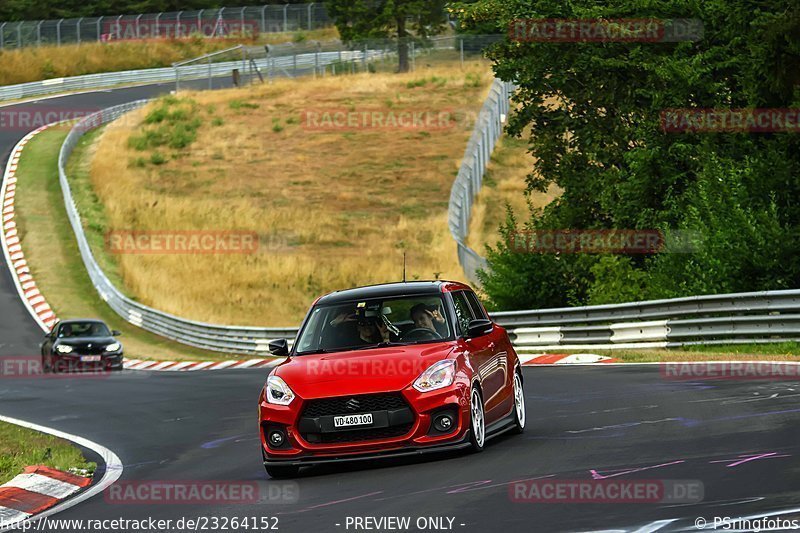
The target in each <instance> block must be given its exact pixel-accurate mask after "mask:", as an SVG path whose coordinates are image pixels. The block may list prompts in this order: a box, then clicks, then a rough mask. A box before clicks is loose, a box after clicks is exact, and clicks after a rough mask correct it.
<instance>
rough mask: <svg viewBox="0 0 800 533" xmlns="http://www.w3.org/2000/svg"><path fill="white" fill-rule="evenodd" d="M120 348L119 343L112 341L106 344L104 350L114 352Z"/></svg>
mask: <svg viewBox="0 0 800 533" xmlns="http://www.w3.org/2000/svg"><path fill="white" fill-rule="evenodd" d="M120 348H122V345H121V344H120V343H118V342H114V343H112V344H109V345H108V346H106V351H107V352H116V351H118V350H119V349H120Z"/></svg>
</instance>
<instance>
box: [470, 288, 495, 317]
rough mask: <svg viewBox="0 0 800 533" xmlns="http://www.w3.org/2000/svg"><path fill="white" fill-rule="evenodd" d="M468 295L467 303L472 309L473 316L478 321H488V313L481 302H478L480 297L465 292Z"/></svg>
mask: <svg viewBox="0 0 800 533" xmlns="http://www.w3.org/2000/svg"><path fill="white" fill-rule="evenodd" d="M465 294H466V295H467V301H468V302H469V304H470V307H471V308H472V316H474V317H475V318H478V319H481V318H483V319H488V318H489V317H488V316H486V311H484V309H483V306H482V305H481V303H480V301H478V297H477V296H476V295H475V293H474V292H472V291H465Z"/></svg>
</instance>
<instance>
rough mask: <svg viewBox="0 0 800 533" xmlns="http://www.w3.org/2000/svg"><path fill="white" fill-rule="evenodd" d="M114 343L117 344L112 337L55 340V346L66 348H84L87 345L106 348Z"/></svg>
mask: <svg viewBox="0 0 800 533" xmlns="http://www.w3.org/2000/svg"><path fill="white" fill-rule="evenodd" d="M114 342H118V341H117V339H115V338H114V337H64V338H60V339H56V344H66V345H67V346H85V345H87V344H92V345H93V346H101V345H102V346H106V345H108V344H111V343H114Z"/></svg>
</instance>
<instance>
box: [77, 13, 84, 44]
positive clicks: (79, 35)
mask: <svg viewBox="0 0 800 533" xmlns="http://www.w3.org/2000/svg"><path fill="white" fill-rule="evenodd" d="M81 22H83V17H81V18H79V19H78V22H76V23H75V37H76V39H77V40H78V44H81Z"/></svg>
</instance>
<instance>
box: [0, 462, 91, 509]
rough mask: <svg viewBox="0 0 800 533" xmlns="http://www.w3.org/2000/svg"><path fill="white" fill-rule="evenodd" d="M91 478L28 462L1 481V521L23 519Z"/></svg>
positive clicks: (62, 497) (76, 488)
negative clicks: (2, 482)
mask: <svg viewBox="0 0 800 533" xmlns="http://www.w3.org/2000/svg"><path fill="white" fill-rule="evenodd" d="M91 482H92V480H91V479H89V478H85V477H81V476H76V475H75V474H70V473H68V472H62V471H61V470H56V469H54V468H48V467H46V466H29V467H27V468H25V470H24V472H23V473H22V474H20V475H18V476H17V477H15V478H14V479H12V480H11V481H9V482H8V483H4V484H3V485H0V523H7V522H11V521H17V520H24V519H26V518H30V517H31V516H33V515H35V514H38V513H41V512H42V511H44V510H46V509H50V508H51V507H53V506H55V505H56V504H57V503H58V502H60V501H61V500H63V499H65V498H67V497H69V496H72V495H73V494H75V493H76V492H78V491H79V490H81V489H82V488H84V487H86V486H88V485H89V484H90V483H91Z"/></svg>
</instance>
